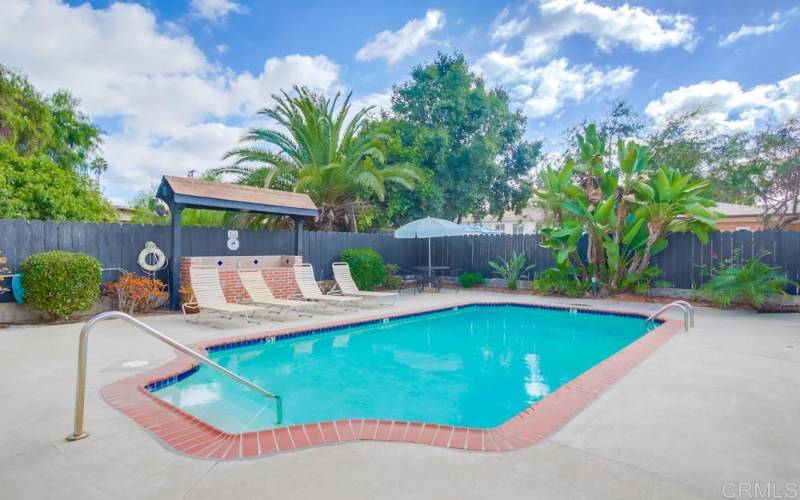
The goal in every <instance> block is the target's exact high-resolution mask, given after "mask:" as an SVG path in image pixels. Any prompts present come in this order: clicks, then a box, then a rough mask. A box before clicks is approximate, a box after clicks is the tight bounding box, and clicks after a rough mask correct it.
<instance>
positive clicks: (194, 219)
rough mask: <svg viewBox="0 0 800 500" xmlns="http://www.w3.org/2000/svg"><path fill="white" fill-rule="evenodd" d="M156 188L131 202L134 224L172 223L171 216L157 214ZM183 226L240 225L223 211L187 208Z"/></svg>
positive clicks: (152, 187)
mask: <svg viewBox="0 0 800 500" xmlns="http://www.w3.org/2000/svg"><path fill="white" fill-rule="evenodd" d="M155 193H156V186H150V188H149V189H146V190H142V191H139V193H138V194H137V195H136V196H135V197H134V198H133V200H131V208H133V210H134V213H133V217H132V218H131V223H132V224H155V225H160V226H163V225H167V224H169V223H170V222H171V218H170V217H169V216H160V215H158V214H157V213H156V205H155ZM181 225H182V226H184V227H192V226H201V227H226V226H227V227H235V226H238V224H237V223H236V221H235V218H234V216H233V214H232V213H230V214H229V213H227V212H224V211H222V210H206V209H197V208H187V209H184V210H183V212H181Z"/></svg>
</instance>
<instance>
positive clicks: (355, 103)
mask: <svg viewBox="0 0 800 500" xmlns="http://www.w3.org/2000/svg"><path fill="white" fill-rule="evenodd" d="M367 106H374V107H375V109H374V110H372V115H373V116H379V115H380V113H381V112H382V111H389V110H390V109H391V108H392V89H388V90H385V91H383V92H373V93H371V94H366V95H363V96H355V97H354V98H353V100H352V105H351V108H352V109H353V110H355V111H358V110H360V109H361V108H366V107H367Z"/></svg>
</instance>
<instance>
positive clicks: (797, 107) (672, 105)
mask: <svg viewBox="0 0 800 500" xmlns="http://www.w3.org/2000/svg"><path fill="white" fill-rule="evenodd" d="M694 112H697V118H696V121H697V125H699V126H712V127H716V128H718V129H719V130H721V131H739V130H751V129H753V128H755V127H757V126H758V125H759V124H763V123H767V122H770V121H776V120H777V121H783V120H786V119H788V118H791V117H797V116H800V74H796V75H794V76H791V77H789V78H786V79H784V80H780V81H778V82H777V83H774V84H766V85H756V86H755V87H752V88H751V89H749V90H745V89H743V88H742V86H741V85H740V84H739V83H738V82H733V81H729V80H716V81H704V82H700V83H697V84H695V85H688V86H685V87H680V88H678V89H675V90H672V91H670V92H666V93H665V94H664V95H663V96H661V98H660V99H657V100H654V101H651V102H650V103H649V104H648V105H647V107H646V108H645V113H646V114H647V115H648V116H649V117H651V118H652V119H653V120H655V122H656V123H663V122H664V121H666V120H669V119H670V118H672V117H675V116H680V115H684V114H687V113H694Z"/></svg>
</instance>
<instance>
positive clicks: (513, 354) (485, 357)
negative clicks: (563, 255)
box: [152, 305, 648, 433]
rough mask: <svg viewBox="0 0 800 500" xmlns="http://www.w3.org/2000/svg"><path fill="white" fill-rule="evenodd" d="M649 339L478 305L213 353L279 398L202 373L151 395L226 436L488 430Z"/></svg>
mask: <svg viewBox="0 0 800 500" xmlns="http://www.w3.org/2000/svg"><path fill="white" fill-rule="evenodd" d="M647 331H648V327H647V326H646V324H645V320H644V319H643V318H641V317H637V316H623V315H616V314H598V313H586V312H581V313H577V312H576V311H575V310H569V309H552V308H541V307H528V306H515V305H471V306H465V307H459V308H455V309H449V310H445V311H438V312H431V313H425V314H421V315H416V316H412V317H405V318H398V319H393V320H391V321H386V322H373V323H370V324H366V325H360V326H350V327H344V328H338V329H335V330H331V331H323V332H315V331H311V332H304V333H305V334H304V335H303V336H297V337H281V338H279V339H278V340H277V341H274V342H258V343H254V344H252V345H245V346H225V345H222V346H218V347H215V348H212V349H209V351H210V352H209V356H210V358H211V359H213V360H214V361H216V362H217V363H219V364H221V365H222V366H224V367H226V368H228V369H230V370H232V371H234V372H235V373H237V374H239V375H241V376H243V377H245V378H247V379H248V380H250V381H253V382H254V383H256V384H257V385H259V386H261V387H264V388H266V389H267V390H269V391H271V392H273V393H276V394H279V395H280V396H282V397H283V399H284V408H283V410H284V419H283V422H281V423H280V424H276V421H275V415H276V414H275V405H274V402H273V401H271V400H267V399H265V398H263V397H262V396H260V395H259V394H257V393H255V392H253V391H251V390H249V389H247V388H245V387H242V386H240V385H238V384H236V383H234V382H233V381H231V380H229V379H227V378H225V377H223V376H221V375H219V374H218V373H217V372H215V371H212V370H209V369H207V368H206V367H205V366H203V367H199V368H197V369H195V370H194V371H193V373H191V374H190V375H189V376H185V378H182V379H181V380H179V381H175V382H174V383H169V384H167V385H163V386H162V385H158V386H156V387H153V388H152V389H153V390H152V392H153V394H155V395H156V396H157V397H158V398H160V399H161V400H163V401H165V402H168V403H170V404H172V405H174V406H176V407H178V408H180V409H182V410H183V411H185V412H187V413H189V414H190V415H192V416H194V417H197V418H198V419H201V420H203V421H205V422H208V423H209V424H211V425H212V426H214V427H217V428H218V429H221V430H222V431H225V432H228V433H242V432H248V431H257V430H262V429H270V428H274V427H280V426H287V425H297V424H312V423H317V422H328V421H336V420H342V419H375V420H387V421H406V422H425V423H429V424H437V425H448V426H460V427H468V428H474V429H490V428H494V427H497V426H500V425H502V424H503V423H504V422H506V421H507V420H509V419H510V418H512V417H513V416H515V415H517V414H519V413H520V412H523V411H524V410H525V409H526V408H528V407H530V406H531V405H533V404H535V403H536V402H538V401H539V400H541V399H542V398H544V397H546V396H547V395H548V394H550V393H552V392H553V391H556V390H557V389H558V388H560V387H562V386H563V385H564V384H566V383H567V382H569V381H571V380H573V379H574V378H576V377H577V376H578V375H580V374H581V373H583V372H585V371H586V370H587V369H589V368H591V367H592V366H594V365H596V364H598V363H599V362H600V361H602V360H604V359H606V358H608V357H609V356H611V355H612V354H614V353H616V352H617V351H619V350H620V349H622V348H623V347H625V346H627V345H628V344H630V343H631V342H633V341H635V340H637V339H638V338H640V337H641V336H642V335H644V334H645V333H646V332H647Z"/></svg>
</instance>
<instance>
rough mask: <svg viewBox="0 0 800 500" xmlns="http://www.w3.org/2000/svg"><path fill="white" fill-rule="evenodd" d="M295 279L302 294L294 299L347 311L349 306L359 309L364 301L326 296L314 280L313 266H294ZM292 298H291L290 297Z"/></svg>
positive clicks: (339, 296)
mask: <svg viewBox="0 0 800 500" xmlns="http://www.w3.org/2000/svg"><path fill="white" fill-rule="evenodd" d="M294 279H295V281H297V287H298V288H299V289H300V293H299V294H296V295H293V296H292V297H294V298H297V299H300V300H307V301H311V302H316V303H317V304H320V305H323V306H329V305H338V306H339V307H341V308H343V309H346V308H347V307H348V306H352V307H356V308H357V307H358V304H359V303H360V302H361V301H362V300H363V299H361V298H360V297H343V296H341V295H325V294H323V293H322V290H320V289H319V285H318V284H317V280H316V279H314V268H313V267H312V266H311V264H295V265H294ZM290 298H291V297H290Z"/></svg>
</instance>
